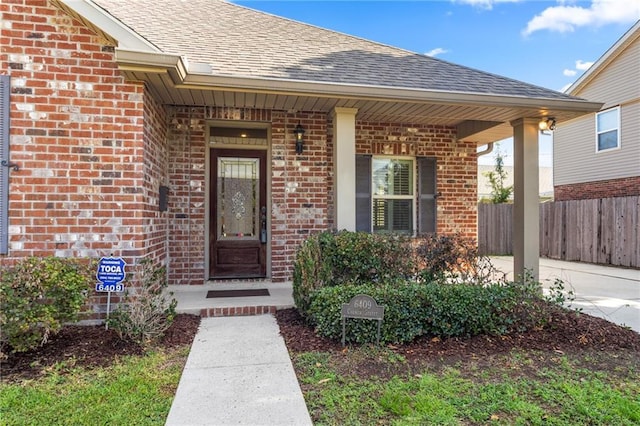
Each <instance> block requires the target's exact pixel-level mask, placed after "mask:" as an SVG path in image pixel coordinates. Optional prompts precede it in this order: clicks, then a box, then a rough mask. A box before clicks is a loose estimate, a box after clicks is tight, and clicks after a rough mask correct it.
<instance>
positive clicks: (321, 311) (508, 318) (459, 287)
mask: <svg viewBox="0 0 640 426" xmlns="http://www.w3.org/2000/svg"><path fill="white" fill-rule="evenodd" d="M357 294H367V295H369V296H371V297H373V298H374V299H375V300H376V301H377V303H378V304H379V305H382V306H384V307H385V314H384V321H383V324H382V333H381V342H383V343H404V342H410V341H412V340H413V339H415V338H416V337H418V336H422V335H427V336H439V337H455V336H463V337H468V336H473V335H478V334H493V335H498V334H504V333H506V332H508V331H510V330H511V329H512V328H513V326H514V324H516V323H517V321H518V318H517V316H516V315H518V313H520V312H521V311H520V310H517V309H515V308H516V307H519V306H521V305H522V304H523V303H526V301H527V300H529V295H528V294H527V293H526V290H524V288H523V287H521V286H519V285H517V284H515V283H513V284H509V285H503V284H494V285H489V286H477V285H468V284H442V283H429V284H421V283H409V282H405V283H399V282H387V283H385V284H383V285H380V283H374V284H362V285H346V286H338V287H325V288H322V289H319V290H317V291H315V292H314V293H313V294H312V295H311V298H310V299H311V302H310V308H309V319H310V321H311V323H312V324H313V325H314V326H315V327H316V331H317V333H318V334H320V335H322V336H325V337H328V338H331V339H335V340H339V339H340V338H341V337H342V320H341V313H340V312H341V307H342V304H344V303H348V302H349V300H350V299H351V298H352V297H354V296H356V295H357ZM376 327H377V323H376V321H372V320H360V319H356V320H353V319H347V328H346V330H347V332H346V340H347V341H348V342H353V343H365V342H372V341H375V338H376Z"/></svg>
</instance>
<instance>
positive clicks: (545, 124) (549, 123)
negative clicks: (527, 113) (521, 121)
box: [538, 117, 556, 132]
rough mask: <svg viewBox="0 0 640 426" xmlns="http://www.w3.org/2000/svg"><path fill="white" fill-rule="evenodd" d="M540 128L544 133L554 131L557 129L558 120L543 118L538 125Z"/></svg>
mask: <svg viewBox="0 0 640 426" xmlns="http://www.w3.org/2000/svg"><path fill="white" fill-rule="evenodd" d="M538 127H539V128H540V131H541V132H544V131H545V130H551V131H553V130H555V129H556V119H555V118H553V117H549V118H543V119H542V120H541V121H540V123H538Z"/></svg>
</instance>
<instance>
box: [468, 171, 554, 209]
mask: <svg viewBox="0 0 640 426" xmlns="http://www.w3.org/2000/svg"><path fill="white" fill-rule="evenodd" d="M503 169H504V171H505V172H506V174H507V178H506V180H505V183H504V185H505V186H513V176H514V170H513V166H503ZM493 171H495V166H488V165H485V164H478V200H479V201H480V200H483V199H484V200H486V199H491V192H492V188H491V182H489V178H488V177H487V173H489V172H493ZM538 179H539V180H538V193H539V195H540V198H543V199H549V198H553V168H551V167H540V168H539V169H538ZM511 198H512V199H513V194H512V196H511Z"/></svg>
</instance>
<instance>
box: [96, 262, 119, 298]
mask: <svg viewBox="0 0 640 426" xmlns="http://www.w3.org/2000/svg"><path fill="white" fill-rule="evenodd" d="M125 266H127V264H126V263H125V261H124V260H122V258H121V257H103V258H101V259H100V261H99V262H98V271H97V272H96V278H97V279H98V281H100V283H99V284H96V291H124V284H122V281H124V277H125V276H126V273H125V271H124V267H125Z"/></svg>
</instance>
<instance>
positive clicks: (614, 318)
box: [491, 256, 640, 333]
mask: <svg viewBox="0 0 640 426" xmlns="http://www.w3.org/2000/svg"><path fill="white" fill-rule="evenodd" d="M491 262H492V263H493V265H494V266H495V267H497V268H498V269H500V270H501V271H503V272H506V273H508V275H509V278H513V257H510V256H494V257H491ZM556 278H559V279H561V280H562V281H563V282H564V285H565V291H573V293H574V296H575V300H574V301H573V302H572V303H571V307H573V308H580V309H582V312H584V313H587V314H589V315H593V316H596V317H600V318H604V319H606V320H608V321H611V322H614V323H616V324H619V325H624V326H627V327H630V328H631V329H633V330H635V331H637V332H639V333H640V271H639V270H637V269H626V268H616V267H612V266H601V265H592V264H590V263H580V262H564V261H560V260H553V259H540V282H542V285H543V287H545V288H546V289H548V288H549V287H550V286H551V285H553V283H554V281H555V279H556Z"/></svg>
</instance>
